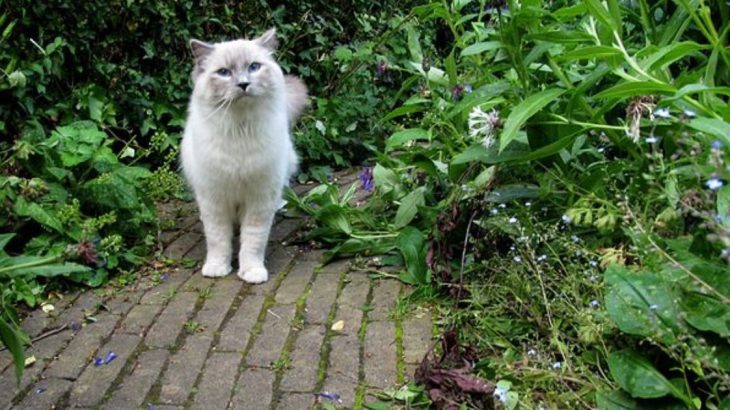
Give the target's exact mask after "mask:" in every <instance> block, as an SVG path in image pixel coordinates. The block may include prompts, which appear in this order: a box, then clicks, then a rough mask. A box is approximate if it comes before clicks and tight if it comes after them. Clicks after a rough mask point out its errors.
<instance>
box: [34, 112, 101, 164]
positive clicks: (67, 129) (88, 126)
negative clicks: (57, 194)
mask: <svg viewBox="0 0 730 410" xmlns="http://www.w3.org/2000/svg"><path fill="white" fill-rule="evenodd" d="M106 138H107V135H106V134H105V133H104V132H102V131H100V130H99V129H98V127H97V126H96V124H94V123H93V122H91V121H77V122H74V123H72V124H69V125H66V126H63V127H58V128H56V129H55V130H54V131H53V132H52V133H51V136H50V138H49V139H48V142H47V143H48V144H49V145H51V146H54V147H55V149H56V150H57V151H58V153H59V155H60V157H61V162H62V163H63V166H64V167H66V168H71V167H74V166H76V165H78V164H80V163H82V162H85V161H88V160H89V159H91V158H92V157H93V155H94V153H96V150H97V149H98V148H99V146H101V144H102V142H104V140H105V139H106Z"/></svg>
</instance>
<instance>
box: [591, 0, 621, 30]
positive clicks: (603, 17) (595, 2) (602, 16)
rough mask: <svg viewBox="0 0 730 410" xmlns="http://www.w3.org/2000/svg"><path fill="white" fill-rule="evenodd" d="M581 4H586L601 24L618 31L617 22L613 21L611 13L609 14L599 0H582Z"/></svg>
mask: <svg viewBox="0 0 730 410" xmlns="http://www.w3.org/2000/svg"><path fill="white" fill-rule="evenodd" d="M583 4H585V5H586V7H587V8H588V11H589V12H590V13H591V15H593V17H595V18H596V20H598V21H599V22H600V23H601V24H604V25H606V26H607V27H609V28H611V29H612V30H613V31H619V26H618V24H617V23H616V22H615V21H613V18H612V17H611V14H609V12H608V10H606V8H605V7H603V4H601V2H600V0H583Z"/></svg>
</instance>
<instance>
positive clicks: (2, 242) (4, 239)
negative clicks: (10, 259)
mask: <svg viewBox="0 0 730 410" xmlns="http://www.w3.org/2000/svg"><path fill="white" fill-rule="evenodd" d="M14 236H15V234H14V233H3V234H0V255H2V254H4V252H5V247H6V246H7V245H8V242H10V240H11V239H13V237H14Z"/></svg>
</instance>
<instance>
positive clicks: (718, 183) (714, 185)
mask: <svg viewBox="0 0 730 410" xmlns="http://www.w3.org/2000/svg"><path fill="white" fill-rule="evenodd" d="M723 185H725V183H724V182H722V180H720V179H719V178H714V177H713V178H710V179H708V180H707V182H705V186H707V187H708V188H710V189H711V190H713V191H717V190H718V189H720V188H722V186H723Z"/></svg>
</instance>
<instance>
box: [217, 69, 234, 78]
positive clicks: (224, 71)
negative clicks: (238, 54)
mask: <svg viewBox="0 0 730 410" xmlns="http://www.w3.org/2000/svg"><path fill="white" fill-rule="evenodd" d="M216 73H217V74H218V75H222V76H224V77H228V76H229V75H231V70H229V69H227V68H219V69H218V71H216Z"/></svg>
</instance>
